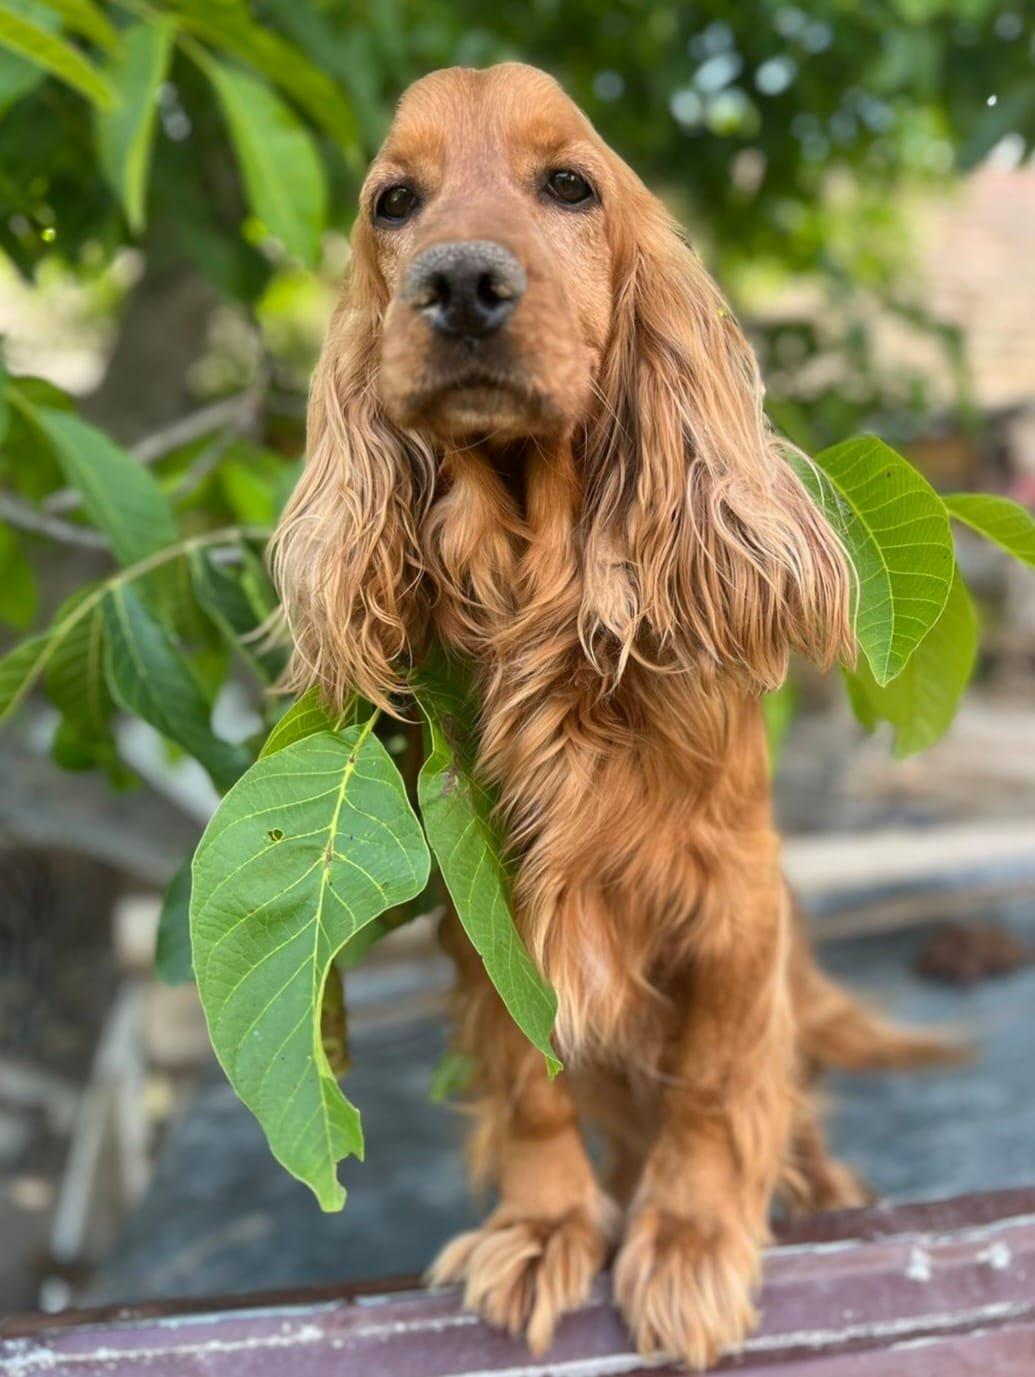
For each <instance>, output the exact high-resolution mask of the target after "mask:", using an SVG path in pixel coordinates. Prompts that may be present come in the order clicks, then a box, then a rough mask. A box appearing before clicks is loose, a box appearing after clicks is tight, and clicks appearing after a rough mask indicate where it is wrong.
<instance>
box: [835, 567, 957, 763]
mask: <svg viewBox="0 0 1035 1377" xmlns="http://www.w3.org/2000/svg"><path fill="white" fill-rule="evenodd" d="M976 656H977V618H976V617H975V615H974V607H973V604H972V603H971V600H970V595H969V594H968V592H967V589H966V586H965V585H964V583H963V579H962V578H961V577H960V574H959V571H958V570H957V572H956V574H955V576H954V577H953V581H952V585H951V587H950V590H949V597H948V600H947V601H946V604H945V607H944V608H943V610H942V614H941V616H940V617H939V618H938V621H937V622H936V623H935V625H934V627H933V628H932V630H931V631H929V632H928V634H927V635H926V636H925V637H924V639H923V640H922V641H921V642H920V645H919V646H918V648H917V649H916V651H914V653H913V655H912V656H911V657H910V660H909V663H908V664H907V665H906V667H905V669H904V670H903V671H902V673H901V674H900V675H899V676H898V678H897V679H893V680H892V681H891V683H890V684H884V685H881V684H878V683H877V681H876V679H875V678H874V677H873V675H872V674H871V673H870V670H869V667H868V666H867V665H866V664H865V662H864V661H860V663H859V664H858V666H857V667H856V669H855V670H854V671H853V670H845V678H846V680H847V682H848V693H849V697H850V699H851V702H852V707H853V708H854V709H855V713H856V716H857V717H858V718H859V720H860V721H861V722H862V724H863V725H864V726H865V727H866V728H867V729H868V730H871V731H872V729H873V728H874V726H876V724H877V721H878V720H884V721H887V722H890V723H891V724H892V725H893V726H894V728H895V754H896V755H898V756H907V755H915V754H916V753H917V752H918V751H923V750H926V749H927V748H928V747H929V746H933V745H934V743H935V742H936V741H938V740H939V739H940V738H941V737H942V736H944V735H945V733H946V732H947V731H948V729H949V727H950V725H951V724H952V720H953V718H954V717H955V715H956V709H957V707H958V706H959V702H960V699H961V698H962V696H963V693H964V690H965V689H966V687H967V684H968V683H969V682H970V676H971V673H972V672H973V669H974V660H975V658H976Z"/></svg>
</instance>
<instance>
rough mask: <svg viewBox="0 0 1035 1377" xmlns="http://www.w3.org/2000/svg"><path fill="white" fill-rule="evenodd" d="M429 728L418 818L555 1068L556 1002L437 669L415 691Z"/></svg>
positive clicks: (463, 719) (459, 714) (490, 967)
mask: <svg viewBox="0 0 1035 1377" xmlns="http://www.w3.org/2000/svg"><path fill="white" fill-rule="evenodd" d="M416 694H417V700H418V702H419V704H420V707H421V711H422V712H423V714H424V718H425V721H426V723H427V737H428V745H429V751H428V758H427V759H426V760H425V762H424V765H423V767H422V768H421V772H420V777H419V779H418V782H417V796H418V799H419V800H420V811H421V817H422V818H423V820H424V826H425V829H426V830H427V834H428V841H429V842H430V843H431V849H432V851H433V852H434V854H435V859H436V860H437V861H438V865H439V869H440V870H441V872H442V878H443V880H444V881H445V883H446V888H447V889H448V890H449V894H450V897H451V898H452V900H453V904H454V905H455V907H456V912H457V917H458V918H459V919H460V922H461V924H462V925H463V928H464V931H465V932H466V933H467V935H468V937H469V938H470V939H471V944H472V945H473V947H474V948H475V950H476V951H477V953H478V955H479V956H480V957H481V959H482V962H483V964H484V966H485V969H486V972H487V973H488V976H489V979H490V980H491V981H492V983H493V985H495V987H496V989H497V990H498V991H499V994H500V997H501V999H502V1000H503V1002H504V1004H505V1005H506V1006H507V1009H508V1011H509V1012H510V1016H511V1018H513V1020H514V1022H515V1023H516V1024H517V1025H518V1027H519V1028H520V1029H521V1031H522V1032H523V1033H524V1034H525V1036H526V1037H527V1038H528V1040H529V1041H530V1042H531V1043H532V1045H533V1046H534V1047H536V1048H538V1050H539V1051H540V1052H542V1054H543V1056H544V1057H545V1058H546V1064H547V1067H548V1069H549V1072H550V1075H551V1076H553V1075H556V1074H557V1072H558V1071H559V1070H560V1069H561V1063H560V1061H559V1060H558V1058H557V1054H556V1053H555V1051H554V1049H553V1046H552V1045H551V1042H550V1035H551V1032H552V1030H553V1024H554V1019H555V1017H556V1015H557V997H556V995H555V994H554V992H553V990H552V989H551V988H550V986H549V985H548V984H547V983H546V981H545V980H544V979H543V977H542V976H541V975H540V974H539V972H538V970H537V969H536V967H535V966H534V964H533V963H532V960H531V958H530V957H529V955H528V953H527V951H526V950H525V947H524V944H523V943H522V941H521V937H520V935H519V933H518V930H517V925H516V924H515V922H514V918H513V915H512V913H511V909H510V885H509V882H508V877H507V874H506V871H505V869H504V867H503V862H502V860H501V851H500V838H499V836H498V835H497V832H496V828H495V826H494V825H493V820H492V806H491V800H490V798H489V796H488V795H487V794H486V792H485V790H484V789H483V788H482V787H481V785H480V784H478V782H477V781H476V780H475V777H474V761H473V755H474V752H473V749H472V745H473V738H474V730H473V727H472V725H471V724H472V722H473V720H474V718H473V712H472V710H471V705H470V703H469V701H468V700H467V697H466V694H465V693H464V691H463V690H462V689H460V688H458V687H457V686H456V685H455V684H453V683H451V682H450V681H449V679H448V678H447V677H446V674H445V673H444V672H443V671H442V670H441V669H429V670H427V671H425V672H424V673H423V674H422V675H421V677H420V679H419V681H418V683H417V685H416Z"/></svg>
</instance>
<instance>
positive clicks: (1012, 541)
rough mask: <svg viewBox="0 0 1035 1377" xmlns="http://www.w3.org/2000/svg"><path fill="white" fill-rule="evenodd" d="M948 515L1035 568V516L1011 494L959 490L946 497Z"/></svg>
mask: <svg viewBox="0 0 1035 1377" xmlns="http://www.w3.org/2000/svg"><path fill="white" fill-rule="evenodd" d="M945 505H946V507H948V509H949V515H950V516H954V517H955V518H956V520H957V521H962V522H963V523H964V525H966V526H969V527H970V528H971V530H974V531H977V533H978V534H979V535H983V536H984V537H985V539H986V540H991V541H993V542H994V543H995V544H996V545H998V546H1000V547H1001V548H1002V549H1004V550H1005V551H1006V553H1007V554H1008V555H1013V557H1014V559H1019V560H1023V561H1024V563H1025V564H1030V565H1032V567H1035V517H1033V516H1032V514H1031V512H1029V511H1028V509H1027V508H1026V507H1022V506H1021V504H1020V503H1019V502H1014V501H1012V500H1011V499H1010V498H1009V497H994V496H992V495H990V494H988V493H981V492H958V493H953V494H952V495H951V496H950V497H947V498H946V499H945Z"/></svg>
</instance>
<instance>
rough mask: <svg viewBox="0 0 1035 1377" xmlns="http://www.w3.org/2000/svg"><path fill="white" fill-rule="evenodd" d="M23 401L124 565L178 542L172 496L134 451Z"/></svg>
mask: <svg viewBox="0 0 1035 1377" xmlns="http://www.w3.org/2000/svg"><path fill="white" fill-rule="evenodd" d="M19 405H20V406H21V408H22V409H23V410H24V411H25V412H26V413H27V414H28V415H29V416H31V418H32V419H33V420H34V421H35V422H36V424H37V425H38V426H39V427H40V429H41V430H42V431H43V433H44V435H45V436H46V437H47V439H48V440H49V441H50V443H51V445H52V446H53V448H54V453H55V454H56V455H57V458H58V463H59V464H60V465H61V469H62V471H63V473H64V475H65V478H66V479H67V481H68V482H69V483H70V484H71V486H72V487H74V488H76V489H77V490H78V491H79V493H80V494H81V495H82V499H83V506H84V507H85V508H86V512H87V515H88V516H89V517H90V519H91V520H92V521H93V522H94V524H95V525H96V526H97V527H98V528H99V529H100V530H102V531H103V532H104V534H105V535H106V536H107V538H108V542H109V544H110V545H111V548H112V552H113V554H114V555H115V557H116V559H117V560H118V561H119V563H120V564H136V563H137V562H138V561H139V560H142V559H146V557H147V556H148V555H152V554H154V553H155V552H156V551H157V550H161V549H163V548H164V547H165V546H166V545H171V544H172V543H173V542H174V541H175V540H176V537H177V530H176V519H175V517H174V516H173V512H172V508H171V507H170V505H169V502H168V499H167V498H166V496H165V494H164V493H163V492H162V489H161V488H160V487H159V485H158V483H157V482H156V481H155V479H154V477H153V475H152V474H150V473H148V471H147V470H146V469H145V468H143V467H142V466H141V465H140V464H138V463H137V461H136V460H135V459H134V458H133V457H132V456H131V455H129V454H127V453H126V451H125V450H124V449H120V448H119V446H118V445H116V444H114V443H113V442H112V441H111V440H109V439H108V437H107V436H106V435H105V434H104V433H103V432H102V431H99V430H97V429H95V428H94V427H93V426H91V425H87V423H86V422H85V421H81V420H80V419H79V417H78V416H73V415H72V414H71V413H70V412H67V411H58V410H56V409H55V408H53V407H47V406H35V405H33V404H32V403H30V402H28V401H27V400H26V399H25V398H24V397H20V398H19Z"/></svg>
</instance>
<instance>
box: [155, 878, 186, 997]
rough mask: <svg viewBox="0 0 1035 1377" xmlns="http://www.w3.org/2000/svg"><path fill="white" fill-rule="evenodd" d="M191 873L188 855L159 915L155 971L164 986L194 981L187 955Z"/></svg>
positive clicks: (170, 883) (172, 881) (170, 887)
mask: <svg viewBox="0 0 1035 1377" xmlns="http://www.w3.org/2000/svg"><path fill="white" fill-rule="evenodd" d="M190 872H191V858H190V857H189V856H188V857H187V859H186V860H185V861H184V862H183V864H182V865H181V866H180V868H179V869H178V870H177V872H176V874H175V875H174V876H173V877H172V880H171V881H170V882H169V888H168V889H167V890H166V891H165V895H164V897H163V899H162V909H161V912H160V914H159V915H158V943H157V946H156V947H155V971H156V972H157V974H158V978H159V980H161V981H162V983H163V984H165V985H186V984H188V983H189V982H190V981H191V980H193V979H194V968H193V966H192V965H191V956H190V889H191V878H190Z"/></svg>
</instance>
